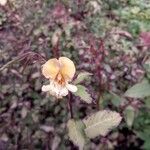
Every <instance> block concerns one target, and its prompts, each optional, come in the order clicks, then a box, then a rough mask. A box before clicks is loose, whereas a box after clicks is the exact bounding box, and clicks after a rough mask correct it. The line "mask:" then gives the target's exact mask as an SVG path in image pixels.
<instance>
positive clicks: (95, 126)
mask: <svg viewBox="0 0 150 150" xmlns="http://www.w3.org/2000/svg"><path fill="white" fill-rule="evenodd" d="M121 119H122V117H121V116H120V114H119V113H117V112H115V111H109V110H102V111H98V112H96V113H95V114H93V115H91V116H89V117H88V118H87V119H84V120H83V122H84V124H85V126H86V128H85V133H86V135H87V136H88V137H89V138H95V137H97V136H99V135H102V136H105V135H106V134H107V133H108V132H109V131H110V130H111V129H112V128H114V127H117V126H118V125H119V123H120V121H121Z"/></svg>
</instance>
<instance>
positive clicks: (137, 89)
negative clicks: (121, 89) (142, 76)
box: [125, 81, 150, 98]
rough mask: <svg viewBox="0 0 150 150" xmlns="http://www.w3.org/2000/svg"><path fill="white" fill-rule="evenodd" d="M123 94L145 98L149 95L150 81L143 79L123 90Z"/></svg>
mask: <svg viewBox="0 0 150 150" xmlns="http://www.w3.org/2000/svg"><path fill="white" fill-rule="evenodd" d="M125 96H127V97H132V98H145V97H148V96H150V83H149V82H148V81H144V82H141V83H137V84H135V85H134V86H133V87H131V88H130V89H128V90H127V91H126V92H125Z"/></svg>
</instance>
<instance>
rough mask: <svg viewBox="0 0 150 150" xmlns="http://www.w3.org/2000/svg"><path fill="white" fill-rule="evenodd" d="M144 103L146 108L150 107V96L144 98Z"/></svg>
mask: <svg viewBox="0 0 150 150" xmlns="http://www.w3.org/2000/svg"><path fill="white" fill-rule="evenodd" d="M144 103H145V106H146V107H147V108H150V97H147V98H145V99H144Z"/></svg>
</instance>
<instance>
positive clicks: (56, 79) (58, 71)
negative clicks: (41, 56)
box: [42, 57, 77, 98]
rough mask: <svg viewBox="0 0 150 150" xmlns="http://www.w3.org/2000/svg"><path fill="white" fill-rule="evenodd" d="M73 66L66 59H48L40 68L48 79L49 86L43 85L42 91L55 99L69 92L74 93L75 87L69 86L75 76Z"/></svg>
mask: <svg viewBox="0 0 150 150" xmlns="http://www.w3.org/2000/svg"><path fill="white" fill-rule="evenodd" d="M75 71H76V69H75V65H74V63H73V61H71V60H70V59H69V58H67V57H60V58H59V59H56V58H52V59H49V60H48V61H47V62H46V63H45V64H44V65H43V66H42V74H43V75H44V76H45V78H47V79H49V81H50V84H48V85H43V86H42V91H44V92H49V93H50V94H51V95H53V96H56V97H57V98H62V97H63V96H66V95H68V93H69V91H71V92H76V91H77V87H76V86H75V85H72V84H69V83H68V82H70V81H72V79H73V77H74V74H75Z"/></svg>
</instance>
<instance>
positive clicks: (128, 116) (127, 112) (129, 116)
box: [124, 106, 135, 127]
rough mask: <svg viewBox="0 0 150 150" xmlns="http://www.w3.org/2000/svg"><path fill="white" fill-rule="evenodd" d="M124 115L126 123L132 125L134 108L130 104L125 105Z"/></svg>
mask: <svg viewBox="0 0 150 150" xmlns="http://www.w3.org/2000/svg"><path fill="white" fill-rule="evenodd" d="M124 117H125V120H126V123H127V125H128V126H129V127H132V124H133V121H134V118H135V110H134V108H133V107H132V106H128V107H126V109H125V110H124Z"/></svg>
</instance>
